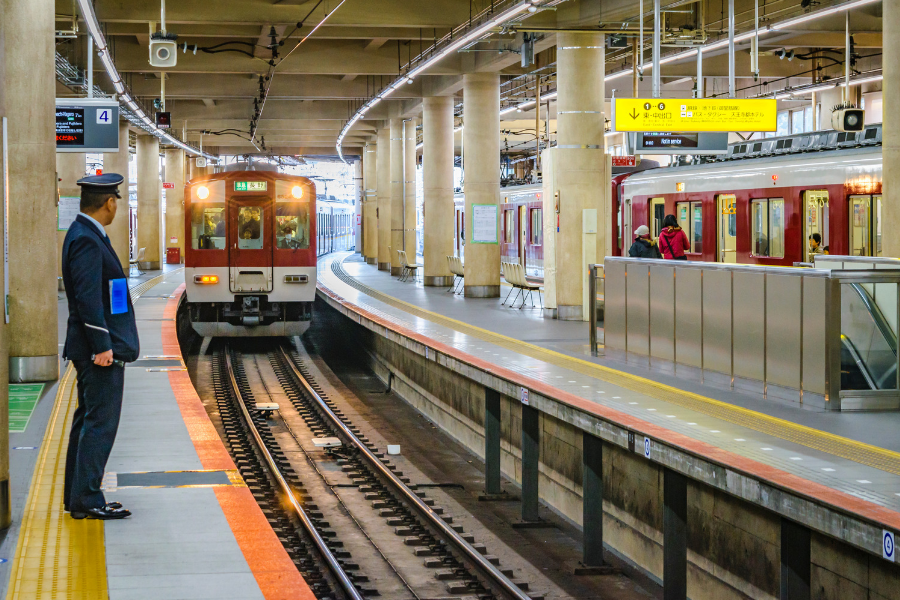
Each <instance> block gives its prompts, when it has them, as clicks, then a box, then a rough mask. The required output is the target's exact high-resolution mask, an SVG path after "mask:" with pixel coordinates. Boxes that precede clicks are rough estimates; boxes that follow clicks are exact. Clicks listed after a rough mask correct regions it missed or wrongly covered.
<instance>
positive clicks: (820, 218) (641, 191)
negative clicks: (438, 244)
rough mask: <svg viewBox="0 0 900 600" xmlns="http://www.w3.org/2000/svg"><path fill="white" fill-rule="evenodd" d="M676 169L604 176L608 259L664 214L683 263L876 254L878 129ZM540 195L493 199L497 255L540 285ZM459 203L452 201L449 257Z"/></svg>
mask: <svg viewBox="0 0 900 600" xmlns="http://www.w3.org/2000/svg"><path fill="white" fill-rule="evenodd" d="M694 160H697V161H698V162H697V164H684V163H685V162H693V161H694ZM701 160H702V161H708V162H701ZM677 161H678V162H676V164H675V166H669V167H658V166H657V164H656V163H655V162H654V161H643V162H642V163H641V165H640V166H639V168H638V169H636V170H633V171H631V172H625V173H622V172H619V173H617V172H616V170H614V171H613V179H612V190H611V193H612V203H611V205H612V212H611V214H610V219H611V220H612V234H613V248H612V250H613V254H614V255H620V256H626V255H627V254H628V249H629V248H630V247H631V244H632V242H633V241H634V235H633V232H634V230H635V229H637V227H638V226H640V225H647V226H649V227H650V232H651V234H652V235H653V237H654V238H655V237H658V236H659V232H660V230H661V228H662V221H663V219H664V218H665V215H669V214H674V215H675V216H676V218H677V219H678V222H679V224H680V225H681V227H682V228H683V229H684V230H685V233H686V234H687V235H688V239H689V240H690V242H691V251H690V252H689V253H688V259H689V260H702V261H710V262H729V263H734V262H737V263H745V264H764V265H782V266H792V265H793V264H794V263H795V262H809V261H810V245H809V241H808V240H809V238H810V236H812V235H813V234H816V233H817V234H819V236H821V239H822V246H823V247H825V248H827V250H828V252H829V253H831V254H842V255H851V256H880V255H881V238H882V230H881V179H882V175H881V170H882V169H881V165H882V160H881V125H880V124H876V125H869V126H867V127H866V128H865V130H864V131H862V132H859V133H851V132H837V131H822V132H814V133H806V134H795V135H791V136H784V137H778V138H769V139H766V140H756V141H748V142H741V143H736V144H731V145H730V146H729V149H728V154H727V155H725V156H724V157H722V158H720V159H716V160H710V159H709V158H708V157H704V158H703V159H700V157H696V158H690V157H688V158H687V159H686V158H685V157H677ZM542 195H543V190H542V186H541V184H536V185H525V186H516V187H506V188H502V189H501V190H500V211H501V212H500V219H501V221H500V242H501V255H502V257H503V260H504V261H512V262H519V263H521V264H522V265H523V266H524V267H525V269H526V272H527V274H528V275H529V276H534V277H542V276H543V258H544V257H543V239H542V238H543V229H542V227H543V201H542ZM464 200H465V197H464V195H463V194H457V195H456V197H455V201H456V223H455V236H456V240H455V251H456V253H457V254H458V255H459V256H463V255H464V237H465V218H466V217H465V210H464Z"/></svg>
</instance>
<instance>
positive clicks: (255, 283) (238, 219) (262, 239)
mask: <svg viewBox="0 0 900 600" xmlns="http://www.w3.org/2000/svg"><path fill="white" fill-rule="evenodd" d="M271 212H272V210H271V202H270V201H269V199H267V198H257V199H250V198H246V199H245V198H241V199H232V201H231V202H230V203H229V215H228V237H229V239H228V251H229V256H228V265H229V271H230V273H229V290H230V291H232V292H264V293H265V292H271V291H272V281H273V276H274V274H273V252H274V244H273V243H272V239H273V238H274V236H273V235H272V226H271V223H272V220H273V217H272V215H271Z"/></svg>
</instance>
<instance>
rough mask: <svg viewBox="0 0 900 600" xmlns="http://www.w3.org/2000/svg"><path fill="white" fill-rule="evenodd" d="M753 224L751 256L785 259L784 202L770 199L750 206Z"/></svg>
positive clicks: (778, 199) (755, 201) (758, 201)
mask: <svg viewBox="0 0 900 600" xmlns="http://www.w3.org/2000/svg"><path fill="white" fill-rule="evenodd" d="M750 218H751V224H752V227H751V229H752V231H751V234H752V238H751V243H752V247H751V250H752V252H751V254H753V255H754V256H767V257H770V258H783V257H784V200H783V199H781V198H769V199H768V200H754V201H752V202H751V204H750Z"/></svg>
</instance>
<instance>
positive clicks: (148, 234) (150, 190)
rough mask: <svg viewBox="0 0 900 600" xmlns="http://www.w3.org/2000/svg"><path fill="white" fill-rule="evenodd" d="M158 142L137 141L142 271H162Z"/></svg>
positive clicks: (146, 138)
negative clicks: (142, 252) (142, 256)
mask: <svg viewBox="0 0 900 600" xmlns="http://www.w3.org/2000/svg"><path fill="white" fill-rule="evenodd" d="M160 187H161V185H160V181H159V140H158V139H157V138H156V137H154V136H152V135H139V136H138V138H137V204H138V207H137V242H138V243H137V247H138V252H140V249H141V248H143V249H144V259H143V261H141V267H142V268H144V269H151V270H152V269H159V267H160V249H159V225H160V214H159V213H160V208H159V207H160V198H159V196H160V193H159V192H160Z"/></svg>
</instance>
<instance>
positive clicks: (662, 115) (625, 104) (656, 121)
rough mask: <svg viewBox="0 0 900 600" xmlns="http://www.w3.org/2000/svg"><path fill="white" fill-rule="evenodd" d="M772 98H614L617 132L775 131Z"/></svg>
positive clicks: (774, 107) (774, 103)
mask: <svg viewBox="0 0 900 600" xmlns="http://www.w3.org/2000/svg"><path fill="white" fill-rule="evenodd" d="M776 116H777V108H776V102H775V100H772V99H765V100H759V99H754V100H738V99H736V98H727V99H712V98H709V99H697V98H693V99H679V98H651V99H648V98H643V99H642V98H616V100H615V108H614V118H615V121H614V122H615V130H616V131H643V132H646V131H652V132H658V133H675V132H681V131H775V130H776V129H777V126H776V122H775V121H776Z"/></svg>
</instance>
